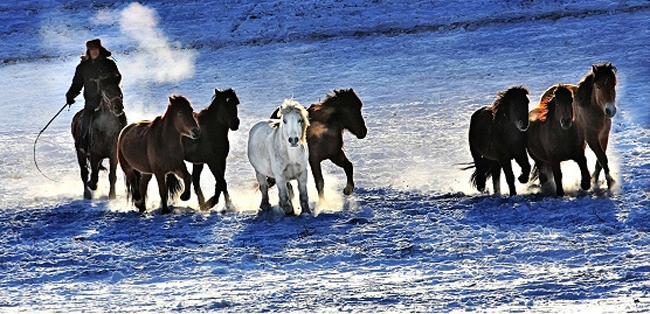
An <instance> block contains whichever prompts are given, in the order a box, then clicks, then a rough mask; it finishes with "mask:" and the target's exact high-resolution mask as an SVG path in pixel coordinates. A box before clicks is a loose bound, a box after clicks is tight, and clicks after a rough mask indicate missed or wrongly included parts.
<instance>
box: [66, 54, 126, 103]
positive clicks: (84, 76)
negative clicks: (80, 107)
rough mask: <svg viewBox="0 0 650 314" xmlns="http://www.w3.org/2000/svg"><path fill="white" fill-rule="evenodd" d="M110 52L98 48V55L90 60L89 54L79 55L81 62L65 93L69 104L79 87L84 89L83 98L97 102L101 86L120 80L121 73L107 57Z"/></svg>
mask: <svg viewBox="0 0 650 314" xmlns="http://www.w3.org/2000/svg"><path fill="white" fill-rule="evenodd" d="M110 55H111V52H110V51H108V50H106V49H104V48H103V47H102V48H100V53H99V56H98V57H97V58H96V59H95V60H92V59H91V58H90V57H89V54H86V55H85V56H82V57H81V62H80V63H79V65H77V69H76V70H75V73H74V78H73V79H72V85H70V89H68V92H67V93H66V94H65V96H66V99H67V101H68V103H69V104H71V103H73V102H74V101H73V100H74V98H75V97H77V96H78V95H79V93H80V92H81V89H82V88H83V90H84V99H86V102H89V101H91V102H98V100H99V97H100V90H99V88H100V87H101V86H107V85H118V84H119V83H120V81H121V80H122V75H121V74H120V71H118V69H117V65H116V64H115V62H113V60H110V59H107V57H109V56H110Z"/></svg>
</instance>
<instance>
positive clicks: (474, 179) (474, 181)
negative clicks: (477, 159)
mask: <svg viewBox="0 0 650 314" xmlns="http://www.w3.org/2000/svg"><path fill="white" fill-rule="evenodd" d="M484 161H485V160H484ZM498 164H499V163H492V162H486V165H487V167H485V170H484V171H483V177H484V178H485V180H487V179H489V178H491V177H492V169H494V168H493V167H494V166H495V165H498ZM471 168H475V169H476V170H474V172H473V173H472V175H471V176H470V178H469V182H470V183H471V185H472V187H476V186H477V179H478V168H477V167H476V164H474V163H472V165H471V166H468V167H466V168H464V169H463V170H467V169H471Z"/></svg>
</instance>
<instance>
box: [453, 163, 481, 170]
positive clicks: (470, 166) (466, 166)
mask: <svg viewBox="0 0 650 314" xmlns="http://www.w3.org/2000/svg"><path fill="white" fill-rule="evenodd" d="M455 166H458V169H459V170H463V171H465V170H469V169H473V168H476V165H475V164H474V163H473V162H461V163H458V164H456V165H455Z"/></svg>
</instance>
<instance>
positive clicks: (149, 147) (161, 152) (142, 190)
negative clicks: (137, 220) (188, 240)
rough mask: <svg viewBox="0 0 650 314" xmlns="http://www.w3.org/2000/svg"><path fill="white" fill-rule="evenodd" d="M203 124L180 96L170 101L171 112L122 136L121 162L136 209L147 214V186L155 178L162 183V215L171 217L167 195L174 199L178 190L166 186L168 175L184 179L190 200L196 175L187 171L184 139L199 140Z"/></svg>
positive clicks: (128, 129) (135, 125)
mask: <svg viewBox="0 0 650 314" xmlns="http://www.w3.org/2000/svg"><path fill="white" fill-rule="evenodd" d="M199 133H200V129H199V124H198V122H197V121H196V118H195V117H194V112H193V108H192V104H190V102H189V100H187V98H185V97H183V96H180V95H172V97H169V104H168V105H167V111H165V114H164V115H162V116H158V117H156V118H155V119H154V120H153V121H141V122H138V123H133V124H130V125H128V126H127V127H125V128H124V129H123V130H122V133H120V136H119V139H118V142H117V146H118V150H117V152H118V158H119V161H120V165H121V166H122V170H123V171H124V174H125V175H126V185H127V193H128V194H129V195H130V196H131V199H132V200H133V202H134V204H135V206H136V207H137V208H138V209H139V210H140V212H143V211H145V210H146V203H145V200H146V196H147V185H148V184H149V181H150V180H151V176H152V175H155V176H156V180H157V181H158V192H159V193H160V202H161V206H162V213H163V214H166V213H169V212H170V211H169V208H168V207H167V191H168V190H169V191H170V194H172V197H173V195H174V193H175V192H177V190H178V187H177V186H174V185H170V184H168V183H167V182H166V180H165V177H166V175H167V174H168V173H173V174H175V175H177V176H179V177H182V178H183V181H184V183H185V191H184V192H183V194H182V195H181V199H182V200H185V201H186V200H188V199H189V198H190V184H191V179H192V175H190V173H189V172H188V171H187V168H186V167H185V162H184V158H185V151H184V149H183V143H182V142H181V138H182V137H183V136H187V137H189V138H197V137H198V136H199Z"/></svg>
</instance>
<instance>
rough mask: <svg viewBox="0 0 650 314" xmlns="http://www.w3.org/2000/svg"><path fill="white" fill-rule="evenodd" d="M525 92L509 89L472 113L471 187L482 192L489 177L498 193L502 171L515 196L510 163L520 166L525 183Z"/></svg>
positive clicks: (526, 100)
mask: <svg viewBox="0 0 650 314" xmlns="http://www.w3.org/2000/svg"><path fill="white" fill-rule="evenodd" d="M528 103H529V100H528V89H527V88H525V87H523V86H518V87H511V88H509V89H508V90H506V91H502V92H499V93H498V94H497V99H496V100H495V101H494V102H493V103H492V105H489V106H485V107H483V108H481V109H479V110H477V111H476V112H474V114H472V118H471V121H470V125H469V149H470V151H471V153H472V158H473V159H474V166H475V167H476V171H474V174H472V178H471V182H472V185H474V186H476V187H477V189H478V190H479V191H481V192H483V191H484V190H485V181H486V180H487V179H488V178H489V177H490V176H491V177H492V185H493V187H494V193H495V194H500V193H501V188H500V177H501V168H503V173H504V174H505V176H506V182H508V187H509V189H510V195H516V194H517V190H516V189H515V178H514V174H513V173H512V166H511V165H510V160H512V159H513V158H514V159H515V161H516V162H517V163H518V164H519V166H520V167H521V170H522V174H521V175H520V176H519V182H521V183H526V182H528V175H529V174H530V163H529V162H528V155H527V154H526V129H527V128H528Z"/></svg>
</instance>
